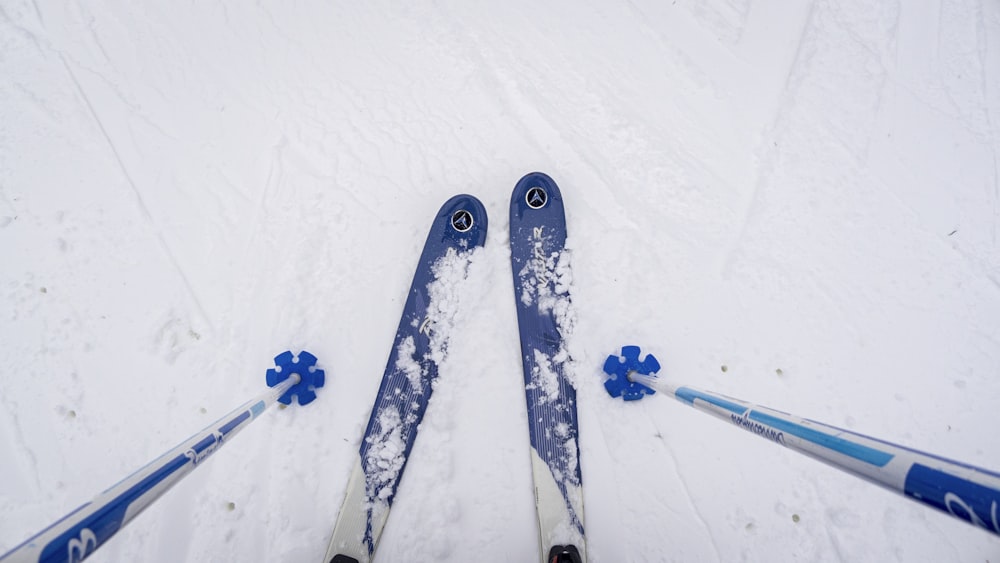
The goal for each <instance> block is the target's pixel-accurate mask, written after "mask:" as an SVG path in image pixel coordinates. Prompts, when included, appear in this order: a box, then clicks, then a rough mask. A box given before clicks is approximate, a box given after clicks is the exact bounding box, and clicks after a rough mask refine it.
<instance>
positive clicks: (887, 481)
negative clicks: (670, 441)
mask: <svg viewBox="0 0 1000 563" xmlns="http://www.w3.org/2000/svg"><path fill="white" fill-rule="evenodd" d="M629 377H630V378H631V379H632V380H633V381H635V382H637V383H641V384H642V385H646V386H648V387H651V388H653V389H656V390H657V391H661V392H663V393H665V394H667V395H670V396H672V397H674V398H675V399H677V400H678V401H680V402H682V403H685V404H687V405H690V406H692V407H694V408H696V409H698V410H700V411H703V412H706V413H708V414H711V415H713V416H715V417H716V418H720V419H722V420H725V421H728V422H730V423H732V424H735V425H736V426H739V427H741V428H743V429H744V430H747V431H749V432H751V433H753V434H757V435H758V436H761V437H763V438H766V439H768V440H771V441H772V442H777V443H778V444H781V445H782V446H785V447H786V448H789V449H792V450H795V451H797V452H799V453H802V454H805V455H807V456H809V457H812V458H814V459H818V460H819V461H822V462H824V463H826V464H828V465H832V466H834V467H836V468H838V469H841V470H843V471H846V472H847V473H851V474H853V475H855V476H857V477H860V478H862V479H865V480H867V481H870V482H872V483H875V484H876V485H880V486H882V487H884V488H886V489H889V490H890V491H895V492H897V493H900V494H903V495H905V496H907V497H909V498H911V499H914V500H917V501H919V502H922V503H924V504H926V505H929V506H931V507H934V508H936V509H938V510H941V511H943V512H946V513H948V514H950V515H952V516H954V517H956V518H959V519H961V520H964V521H966V522H969V523H971V524H974V525H976V526H978V527H980V528H985V529H986V530H989V531H990V532H993V533H994V534H998V535H1000V474H997V473H995V472H992V471H988V470H986V469H982V468H979V467H975V466H972V465H968V464H965V463H960V462H957V461H953V460H950V459H946V458H943V457H940V456H936V455H931V454H928V453H925V452H921V451H918V450H914V449H911V448H906V447H903V446H900V445H897V444H893V443H891V442H886V441H884V440H879V439H876V438H872V437H869V436H864V435H862V434H857V433H855V432H851V431H850V430H844V429H842V428H837V427H835V426H829V425H827V424H822V423H820V422H815V421H812V420H808V419H805V418H801V417H798V416H794V415H790V414H787V413H783V412H780V411H776V410H773V409H769V408H766V407H761V406H758V405H754V404H751V403H747V402H745V401H741V400H739V399H733V398H731V397H726V396H725V395H719V394H716V393H710V392H707V391H701V390H698V389H692V388H690V387H679V386H674V385H670V384H669V383H667V382H665V381H663V380H662V379H660V378H658V377H651V376H648V375H642V374H639V373H631V374H630V375H629Z"/></svg>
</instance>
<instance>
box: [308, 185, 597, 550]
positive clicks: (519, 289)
mask: <svg viewBox="0 0 1000 563" xmlns="http://www.w3.org/2000/svg"><path fill="white" fill-rule="evenodd" d="M486 227H487V218H486V209H485V208H484V207H483V205H482V203H480V202H479V200H478V199H476V198H475V197H472V196H470V195H458V196H455V197H453V198H451V199H449V200H448V201H447V202H446V203H445V204H444V206H442V207H441V210H440V211H438V214H437V216H436V217H435V219H434V223H433V224H432V225H431V230H430V234H429V235H428V236H427V242H426V243H425V245H424V250H423V252H422V253H421V255H420V261H419V263H418V264H417V269H416V272H415V273H414V276H413V283H412V284H411V286H410V292H409V294H408V296H407V299H406V305H405V306H404V308H403V315H402V318H401V319H400V321H399V328H398V329H397V330H396V338H395V341H394V342H393V346H392V349H391V350H390V352H389V362H388V365H387V366H386V369H385V374H384V375H383V376H382V383H381V386H380V387H379V391H378V396H377V397H376V399H375V405H374V406H373V407H372V412H371V416H370V418H369V420H368V426H367V428H366V429H365V436H364V439H362V441H361V447H360V449H359V452H358V453H359V458H358V460H357V463H356V464H355V466H354V470H353V471H352V473H351V477H350V481H349V484H348V486H347V494H346V496H345V498H344V503H343V505H342V507H341V509H340V514H339V515H338V517H337V523H336V525H335V526H334V531H333V537H332V538H331V540H330V543H329V547H328V549H327V552H326V556H325V557H324V559H323V561H324V563H358V562H361V563H367V562H369V561H371V559H372V557H373V555H374V553H375V548H376V547H377V546H378V541H379V537H380V536H381V534H382V528H383V527H384V526H385V522H386V519H387V518H388V516H389V509H390V507H391V506H392V501H393V497H394V496H395V494H396V490H397V488H398V486H399V481H400V478H401V477H402V475H403V470H404V469H405V468H406V461H407V459H408V457H409V455H410V451H411V450H412V448H413V444H414V442H415V440H416V436H417V430H418V427H419V425H420V421H421V419H422V418H423V416H424V412H425V411H426V409H427V403H428V400H429V399H430V395H431V387H432V384H433V382H434V379H435V378H436V377H437V373H438V364H439V363H440V361H441V360H442V359H443V358H444V357H445V354H446V351H447V344H448V338H449V332H450V329H451V326H450V324H451V319H452V318H453V315H454V313H455V312H454V311H450V310H449V306H450V305H448V304H445V305H442V303H441V301H446V302H447V303H450V301H451V300H448V299H435V298H436V297H438V296H439V294H441V293H443V292H447V291H448V289H449V288H453V287H455V284H456V283H460V282H461V281H462V280H463V279H464V278H465V273H466V268H467V266H468V263H469V259H470V257H471V254H472V252H473V250H474V249H475V248H477V247H480V246H482V245H483V243H484V242H485V241H486ZM565 242H566V217H565V212H564V210H563V202H562V195H561V194H560V192H559V188H558V186H556V183H555V182H554V181H553V180H552V179H551V178H549V177H548V176H546V175H545V174H542V173H540V172H534V173H531V174H528V175H526V176H525V177H523V178H521V180H520V181H519V182H518V183H517V185H516V186H515V188H514V192H513V194H512V195H511V202H510V249H511V268H512V271H513V275H514V298H515V303H516V305H517V320H518V329H519V331H520V336H521V360H522V363H523V367H524V383H525V399H526V401H527V408H528V426H529V435H530V439H531V467H532V476H533V480H534V486H535V506H536V509H537V514H538V526H539V532H540V546H539V547H540V554H541V558H542V561H545V562H547V563H556V562H566V563H569V562H573V563H582V562H584V561H586V549H585V542H584V532H583V490H582V481H581V479H580V463H579V461H580V455H579V450H578V439H577V436H578V426H577V416H576V390H575V389H574V387H573V386H572V384H571V383H570V381H569V380H568V379H567V375H566V371H567V369H568V362H569V355H568V353H567V351H566V349H565V347H564V343H563V338H562V336H563V335H564V334H566V331H567V330H568V329H569V328H570V323H571V322H572V310H571V307H570V302H569V293H568V284H569V281H570V271H569V260H568V254H567V253H565V252H564V247H565Z"/></svg>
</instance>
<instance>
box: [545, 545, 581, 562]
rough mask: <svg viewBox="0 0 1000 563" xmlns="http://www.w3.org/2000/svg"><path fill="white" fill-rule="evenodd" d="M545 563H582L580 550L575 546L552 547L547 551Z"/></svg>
mask: <svg viewBox="0 0 1000 563" xmlns="http://www.w3.org/2000/svg"><path fill="white" fill-rule="evenodd" d="M546 561H547V563H583V557H582V556H581V555H580V550H578V549H577V548H576V546H575V545H554V546H552V549H550V550H549V557H548V559H546Z"/></svg>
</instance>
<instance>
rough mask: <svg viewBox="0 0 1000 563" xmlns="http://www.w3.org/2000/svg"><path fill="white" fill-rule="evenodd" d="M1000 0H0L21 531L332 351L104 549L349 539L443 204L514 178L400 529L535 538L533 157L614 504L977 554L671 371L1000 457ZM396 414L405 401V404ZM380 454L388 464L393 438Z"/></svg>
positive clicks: (590, 465) (698, 525)
mask: <svg viewBox="0 0 1000 563" xmlns="http://www.w3.org/2000/svg"><path fill="white" fill-rule="evenodd" d="M998 69H1000V5H998V4H997V3H996V2H986V1H980V0H927V1H926V2H903V1H901V0H877V1H875V2H867V1H866V2H861V1H858V0H840V1H832V0H814V1H810V0H802V1H795V2H778V1H774V0H708V1H704V2H702V1H694V0H678V1H677V2H654V1H652V0H632V1H630V2H625V1H621V0H607V1H601V2H582V3H581V2H567V1H561V0H560V1H555V2H545V3H537V2H527V1H523V0H513V1H511V2H494V3H483V2H459V1H454V0H445V1H439V2H429V1H424V0H417V1H415V2H408V3H405V4H392V3H387V2H371V3H332V2H319V1H302V2H296V3H282V4H280V5H279V4H277V3H266V2H264V3H211V2H197V3H176V2H170V3H168V2H162V1H152V2H142V3H122V2H114V1H108V0H97V1H95V2H86V3H84V2H76V1H70V2H34V1H29V0H4V1H3V2H0V259H2V260H0V263H2V264H3V267H2V268H0V360H2V364H3V365H4V366H5V368H4V370H3V373H2V375H0V551H2V550H5V549H7V548H10V547H12V546H14V545H15V544H17V543H19V542H21V541H22V540H23V539H25V538H27V537H28V536H30V535H31V534H33V533H35V532H37V531H38V530H40V529H42V528H43V527H45V526H47V525H49V524H50V523H52V522H53V521H55V520H56V519H57V518H59V517H61V516H63V515H64V514H66V513H67V512H69V511H70V510H72V509H74V508H75V507H77V506H79V505H80V504H82V503H83V502H85V501H86V500H89V499H90V498H92V497H93V496H94V495H96V494H97V493H98V492H99V491H101V490H103V489H104V488H106V487H107V486H108V485H110V484H112V483H115V482H116V481H118V480H119V479H121V478H122V477H124V476H125V475H127V474H128V473H130V472H131V471H133V470H135V469H136V468H138V467H140V466H142V465H144V464H145V463H147V462H148V461H149V460H151V459H154V458H155V457H157V456H158V455H160V454H161V453H163V452H164V451H166V450H167V449H168V448H170V447H172V446H173V445H175V444H177V443H178V442H179V441H180V440H183V439H184V438H186V437H187V436H189V435H190V434H192V433H193V432H195V431H197V430H199V429H200V428H202V427H204V426H205V425H206V424H207V423H208V422H210V421H212V420H214V419H215V418H216V417H218V416H219V415H220V414H221V413H224V412H227V411H228V410H230V409H232V408H233V407H234V406H236V405H238V404H240V403H241V402H243V401H244V400H246V399H247V398H249V397H251V396H253V395H254V394H256V393H257V392H258V391H260V390H261V388H262V387H263V386H264V377H263V376H264V371H265V370H266V369H267V368H268V367H270V365H271V359H272V358H273V356H274V355H275V354H276V353H278V352H281V351H283V350H286V349H292V350H298V349H303V348H304V349H307V350H309V351H310V352H312V353H314V354H316V356H317V357H318V358H319V359H320V365H321V367H323V369H325V370H326V372H327V385H326V387H324V388H323V389H322V390H321V393H320V394H319V398H318V400H317V401H316V402H315V403H313V404H311V405H309V406H307V407H304V408H299V407H293V408H288V409H284V410H278V409H274V410H273V411H270V412H267V413H265V415H264V416H262V417H261V418H260V419H259V420H258V421H256V422H255V423H254V424H253V425H252V426H251V427H250V428H248V429H247V430H246V431H244V432H243V433H241V435H240V436H238V437H237V438H236V439H234V440H233V441H232V442H231V443H228V444H227V445H226V447H224V448H223V449H222V450H221V451H220V452H218V453H217V454H216V455H214V456H213V457H212V459H211V460H210V461H208V462H206V463H205V464H204V465H203V466H201V467H199V468H198V470H197V471H195V472H194V473H192V474H191V475H190V476H188V477H187V478H186V479H184V481H183V482H181V483H180V484H179V485H178V486H177V487H175V488H174V489H173V490H171V491H170V492H169V493H168V494H166V495H165V496H164V497H163V498H162V499H160V500H159V501H157V502H156V504H154V505H153V506H152V507H150V508H149V509H148V510H147V511H146V512H145V513H143V514H142V515H141V516H140V517H138V518H137V519H136V520H135V521H134V522H133V523H132V524H130V525H129V526H128V527H127V528H126V529H125V530H123V531H122V532H120V533H119V534H118V535H117V536H116V537H115V538H114V539H112V540H111V541H110V542H109V543H108V544H107V545H106V546H104V547H103V548H101V550H100V551H98V552H97V554H95V555H94V556H93V557H92V558H91V560H92V561H95V562H102V561H103V562H109V561H151V562H153V563H157V562H161V561H162V562H166V561H171V562H173V561H279V562H298V561H319V560H320V558H321V556H322V554H323V552H324V550H325V548H326V545H325V543H324V542H325V540H324V539H323V538H327V537H329V534H330V527H331V525H332V522H334V520H335V517H336V513H337V510H338V508H339V503H340V500H341V499H342V498H343V494H344V489H345V487H346V484H347V480H348V477H349V475H350V471H351V467H352V464H353V463H354V459H355V456H356V452H357V449H358V444H359V441H360V440H361V435H362V432H363V430H364V425H365V422H366V421H367V416H368V413H369V410H370V408H371V405H372V403H373V399H374V394H375V390H376V389H377V382H378V380H379V377H380V376H381V374H382V371H383V368H384V367H385V365H384V362H385V357H386V356H385V354H386V347H387V346H388V345H389V344H390V343H391V341H392V336H393V334H394V330H395V328H396V325H397V322H398V320H399V318H398V311H399V308H400V302H401V301H400V300H402V299H405V295H404V294H403V290H402V288H405V287H407V286H408V284H409V282H410V279H411V276H412V273H413V272H412V264H413V259H414V256H415V255H416V254H418V253H419V252H420V248H421V245H422V243H423V240H424V236H425V234H426V228H427V224H426V218H427V217H430V216H432V215H433V213H434V212H435V211H436V210H437V209H438V208H439V206H440V205H441V203H442V202H443V201H445V200H446V199H447V198H448V197H450V196H451V195H453V194H455V193H461V192H468V193H472V194H474V195H476V196H477V197H479V198H480V199H481V200H482V201H483V203H484V204H485V205H486V208H487V210H488V211H489V213H490V216H491V219H492V221H491V228H490V234H489V238H488V241H487V245H486V247H485V248H484V249H483V251H482V252H480V253H478V254H477V255H476V256H475V257H474V259H472V260H471V262H470V264H469V266H468V282H469V283H466V284H461V286H460V287H458V288H456V289H455V291H456V292H457V293H459V294H460V297H461V307H460V309H459V311H460V313H456V314H455V315H454V316H453V317H452V319H453V332H452V335H451V340H450V342H449V343H448V356H447V359H446V360H444V361H443V362H442V363H441V366H440V373H439V377H438V380H437V381H436V384H435V389H434V395H433V398H432V400H431V404H430V407H429V409H428V411H427V415H426V416H425V418H424V420H423V422H422V425H421V430H420V436H419V438H418V440H417V444H416V446H415V447H414V449H413V453H412V456H411V457H410V460H409V463H408V465H407V472H406V477H405V478H404V479H403V482H402V484H401V486H400V488H399V491H398V493H397V495H396V498H395V501H394V506H393V510H392V514H391V516H390V518H389V521H388V523H387V525H386V528H385V533H384V534H383V536H382V540H381V542H380V545H379V558H380V560H382V561H463V560H466V559H468V554H470V553H477V554H487V555H486V556H485V558H486V559H488V560H493V561H533V560H535V558H536V557H537V554H536V550H537V545H538V536H537V534H538V532H537V530H536V525H535V518H534V507H533V499H532V485H531V473H530V462H529V453H528V450H529V446H528V436H527V435H526V433H525V432H524V430H523V429H524V428H525V422H524V417H525V414H524V406H523V401H524V399H523V397H524V390H523V378H522V374H521V366H520V356H519V350H518V339H517V321H516V318H515V311H514V306H513V303H512V301H513V298H512V289H511V284H510V281H509V279H510V271H509V250H508V248H507V244H506V241H507V236H508V234H507V225H506V219H505V217H506V215H507V209H508V201H509V197H510V193H511V189H512V188H513V186H514V183H515V182H516V181H517V179H518V178H520V177H521V176H522V175H523V174H524V173H526V172H529V171H532V170H540V171H544V172H546V173H548V174H549V175H551V176H552V177H553V179H555V181H556V182H558V184H559V186H560V188H561V190H562V192H563V195H564V197H565V204H566V217H567V221H568V232H569V233H570V234H571V236H572V237H573V253H574V256H573V258H574V261H573V278H572V285H573V287H572V294H573V305H574V309H575V314H576V323H575V328H574V330H573V334H572V337H570V338H569V339H568V340H567V344H566V345H567V352H568V354H569V356H571V357H572V358H573V361H574V362H575V366H576V375H575V377H576V378H577V381H576V383H577V387H578V396H577V399H578V410H579V414H580V456H581V465H582V467H581V470H582V473H583V476H584V482H585V487H584V497H585V498H584V503H585V506H586V521H587V542H588V554H589V556H590V559H591V560H592V561H594V562H596V563H601V562H605V563H610V562H618V561H760V560H779V561H780V560H788V561H791V560H794V561H852V562H853V561H880V562H881V561H985V560H996V559H997V553H998V551H1000V543H998V541H997V539H996V538H995V537H993V536H990V535H988V534H986V533H984V532H983V531H981V530H977V529H975V528H973V527H971V526H968V525H967V524H964V523H962V522H960V521H958V520H956V519H953V518H949V517H948V516H946V515H943V514H939V513H936V512H934V511H932V510H929V509H927V508H925V507H923V506H920V505H918V504H917V503H913V502H910V501H907V500H905V499H903V498H901V497H898V496H895V495H892V494H891V493H889V492H886V491H883V490H881V489H878V488H876V487H874V486H872V485H870V484H868V483H865V482H863V481H860V480H857V479H855V478H853V477H850V476H848V475H845V474H842V473H840V472H838V471H836V470H835V469H832V468H829V467H826V466H824V465H822V464H819V463H817V462H815V461H813V460H811V459H808V458H805V457H803V456H799V455H797V454H795V453H794V452H790V451H786V450H783V449H782V448H780V447H779V446H777V445H775V444H773V443H769V442H767V441H765V440H761V439H759V438H758V437H755V436H751V435H748V434H747V433H745V432H742V431H740V429H738V428H733V427H732V426H731V425H727V424H723V423H720V422H719V421H716V420H712V419H711V418H710V417H707V416H705V415H704V414H702V413H699V412H697V411H695V410H693V409H689V408H685V407H684V406H682V405H679V404H675V403H674V402H672V401H668V400H665V399H664V398H662V397H658V396H653V397H647V398H646V399H644V400H643V401H640V402H638V403H636V404H624V403H622V402H620V401H614V400H612V399H611V398H609V397H608V396H607V394H606V393H605V392H604V390H603V387H602V385H601V383H602V379H601V375H600V366H601V364H602V362H603V360H604V358H605V357H606V356H607V355H608V354H610V353H613V352H615V351H617V350H618V349H619V348H620V346H621V345H623V344H636V345H639V346H641V347H642V349H643V350H644V351H646V352H651V353H654V354H655V355H656V356H657V358H659V359H660V361H661V363H662V364H663V369H662V370H661V372H660V375H661V376H663V377H667V378H670V380H671V381H672V382H676V383H678V384H690V385H693V386H696V387H700V388H704V389H709V390H715V391H718V392H721V393H725V394H727V395H731V396H734V397H739V398H742V399H746V400H749V401H753V402H755V403H760V404H763V405H767V406H770V407H773V408H777V409H781V410H783V411H788V412H792V413H796V414H799V415H803V416H807V417H809V418H812V419H815V420H819V421H823V422H827V423H830V424H834V425H837V426H843V427H845V428H848V429H851V430H855V431H859V432H864V433H866V434H870V435H874V436H878V437H880V438H884V439H887V440H891V441H894V442H898V443H901V444H904V445H907V446H912V447H917V448H920V449H924V450H927V451H930V452H934V453H937V454H941V455H945V456H948V457H953V458H956V459H959V460H962V461H966V462H969V463H972V464H975V465H980V466H984V467H987V468H991V469H994V470H996V469H998V468H1000V448H997V446H996V443H997V440H996V436H995V434H996V406H997V404H1000V379H998V377H997V366H998V365H1000V242H998V230H1000V164H998V162H1000V156H998V153H1000V71H998ZM400 416H403V415H402V413H400ZM390 465H391V464H390Z"/></svg>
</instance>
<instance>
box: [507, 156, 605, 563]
mask: <svg viewBox="0 0 1000 563" xmlns="http://www.w3.org/2000/svg"><path fill="white" fill-rule="evenodd" d="M565 244H566V215H565V212H564V210H563V201H562V194H561V193H560V192H559V187H558V186H556V183H555V182H554V181H553V180H552V178H549V177H548V176H546V175H545V174H542V173H540V172H533V173H531V174H528V175H526V176H525V177H523V178H521V180H520V181H519V182H518V183H517V185H516V186H515V187H514V193H513V194H512V195H511V199H510V253H511V255H510V262H511V268H512V270H513V274H514V302H515V304H516V305H517V324H518V328H519V330H520V334H521V361H522V363H523V365H524V391H525V398H526V400H527V405H528V430H529V436H530V439H531V468H532V476H533V479H534V486H535V505H536V509H537V513H538V528H539V533H540V536H539V537H540V542H541V544H540V546H539V547H540V550H541V559H542V560H543V561H545V562H547V563H553V562H557V561H559V562H562V561H566V562H574V563H578V562H583V561H586V545H585V542H584V532H583V488H582V480H581V478H580V453H579V448H578V435H579V427H578V425H577V417H576V389H575V388H574V387H573V384H572V382H571V381H570V380H569V379H568V378H567V372H568V371H569V368H570V358H569V354H568V353H567V351H566V348H565V346H564V344H563V337H564V336H565V335H566V334H567V332H568V331H569V330H570V329H571V327H572V322H573V311H572V306H571V303H570V298H569V283H570V281H571V275H570V265H569V252H567V251H566V250H565Z"/></svg>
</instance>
